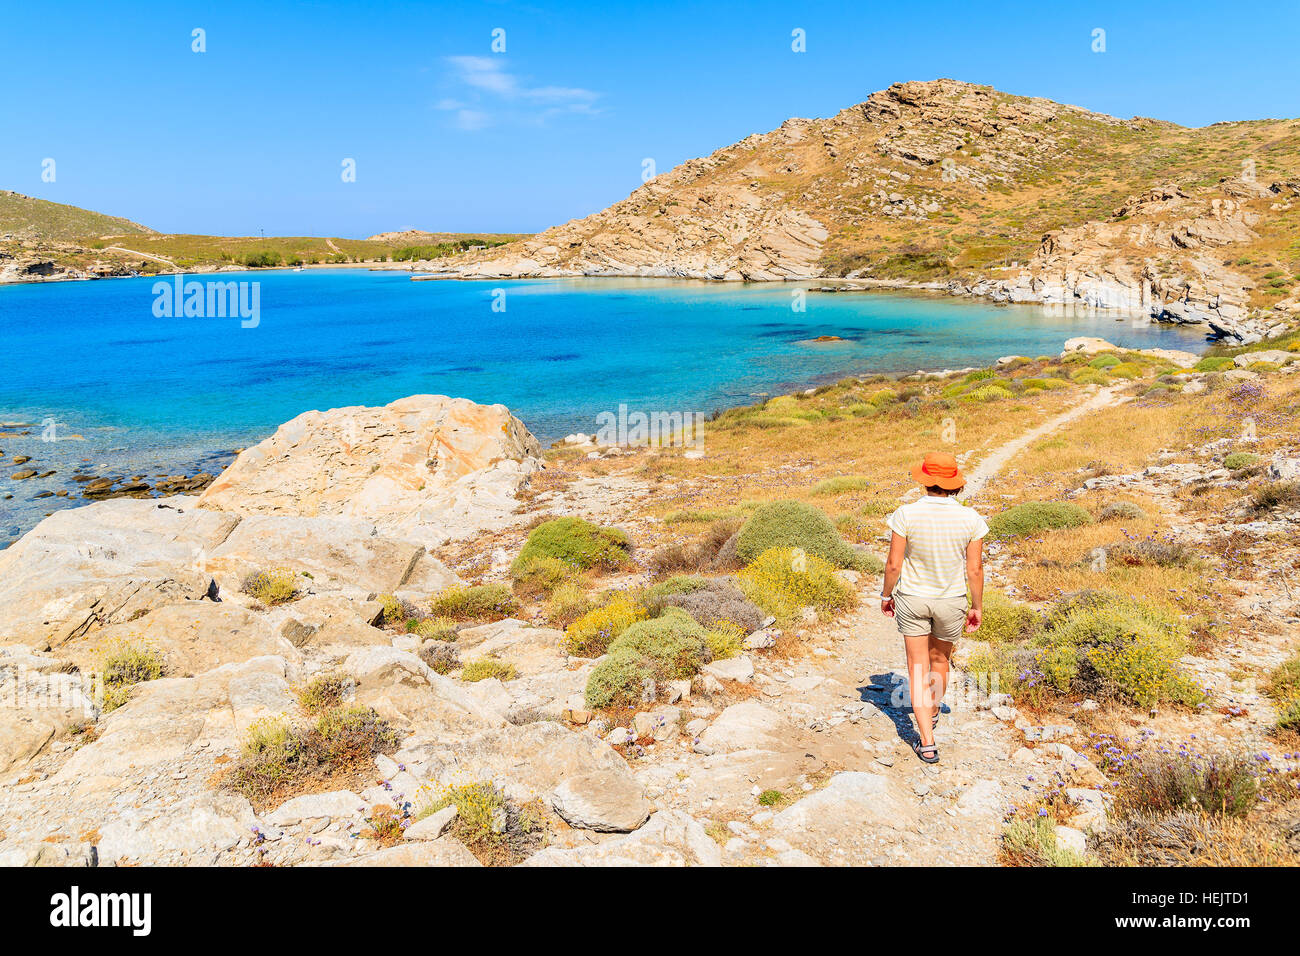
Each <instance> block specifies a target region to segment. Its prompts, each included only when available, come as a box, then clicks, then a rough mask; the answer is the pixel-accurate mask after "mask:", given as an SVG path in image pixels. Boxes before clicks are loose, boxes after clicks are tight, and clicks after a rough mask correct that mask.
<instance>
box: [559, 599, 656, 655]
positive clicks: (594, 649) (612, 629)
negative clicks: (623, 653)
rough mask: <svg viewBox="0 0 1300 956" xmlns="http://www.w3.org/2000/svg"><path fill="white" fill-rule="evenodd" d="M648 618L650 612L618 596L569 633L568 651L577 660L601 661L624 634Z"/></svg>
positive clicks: (566, 639) (581, 619)
mask: <svg viewBox="0 0 1300 956" xmlns="http://www.w3.org/2000/svg"><path fill="white" fill-rule="evenodd" d="M648 616H649V615H648V612H647V611H646V609H645V608H644V607H642V606H641V605H640V604H638V603H636V602H635V601H633V600H632V599H631V598H628V597H625V596H622V595H615V596H614V597H613V598H611V599H610V600H609V602H607V603H606V604H605V605H604V606H602V607H598V608H595V609H594V610H591V611H588V612H587V613H585V614H583V615H582V616H581V617H579V618H578V619H577V620H575V621H574V622H573V623H572V624H570V625H569V626H568V627H567V628H566V629H565V632H564V641H563V646H564V650H565V651H566V652H567V653H569V654H572V655H573V656H574V657H599V656H600V655H602V654H604V653H605V652H606V651H607V650H609V646H610V644H612V643H613V642H614V641H615V640H616V639H617V638H618V636H619V635H620V634H622V633H623V632H624V631H626V630H627V629H628V628H629V627H631V626H632V625H633V624H635V623H636V622H637V621H643V620H645V619H646V617H648Z"/></svg>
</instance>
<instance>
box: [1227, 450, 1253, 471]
mask: <svg viewBox="0 0 1300 956" xmlns="http://www.w3.org/2000/svg"><path fill="white" fill-rule="evenodd" d="M1258 464H1259V455H1256V454H1252V453H1251V452H1248V451H1234V452H1233V453H1232V454H1230V455H1228V456H1226V457H1225V458H1224V459H1223V467H1224V468H1227V469H1229V470H1230V471H1240V470H1241V469H1242V468H1251V467H1254V466H1255V465H1258Z"/></svg>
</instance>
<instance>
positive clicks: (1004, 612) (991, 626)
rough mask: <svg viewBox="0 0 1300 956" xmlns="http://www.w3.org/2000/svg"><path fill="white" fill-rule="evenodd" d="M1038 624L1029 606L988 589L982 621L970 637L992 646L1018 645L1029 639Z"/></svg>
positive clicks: (1033, 611)
mask: <svg viewBox="0 0 1300 956" xmlns="http://www.w3.org/2000/svg"><path fill="white" fill-rule="evenodd" d="M1038 622H1039V617H1038V612H1036V611H1035V610H1034V609H1033V608H1031V607H1030V606H1029V605H1027V604H1021V603H1020V602H1019V601H1014V600H1012V599H1011V598H1009V597H1007V596H1006V595H1005V594H1003V593H1002V592H1001V591H997V590H992V589H990V590H986V591H985V592H984V619H983V620H982V621H981V622H980V626H979V629H978V630H976V631H975V633H974V634H973V635H972V636H973V637H974V638H975V640H977V641H988V642H990V643H992V644H1007V643H1018V642H1020V641H1025V640H1028V639H1029V637H1030V636H1031V635H1032V634H1033V632H1034V630H1035V628H1036V627H1037V625H1038Z"/></svg>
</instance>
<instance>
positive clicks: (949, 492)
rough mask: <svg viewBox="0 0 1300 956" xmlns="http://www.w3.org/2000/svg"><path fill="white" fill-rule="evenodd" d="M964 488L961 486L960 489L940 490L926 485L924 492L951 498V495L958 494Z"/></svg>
mask: <svg viewBox="0 0 1300 956" xmlns="http://www.w3.org/2000/svg"><path fill="white" fill-rule="evenodd" d="M965 487H966V486H965V485H962V486H961V488H940V487H939V486H938V485H926V486H925V490H926V491H928V492H929V493H930V494H932V495H947V496H948V497H949V498H951V497H952V496H953V495H956V494H960V493H961V489H962V488H965Z"/></svg>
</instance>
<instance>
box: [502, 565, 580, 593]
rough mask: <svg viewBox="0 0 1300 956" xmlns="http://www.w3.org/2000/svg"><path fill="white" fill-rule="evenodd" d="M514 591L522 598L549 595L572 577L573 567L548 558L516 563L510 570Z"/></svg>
mask: <svg viewBox="0 0 1300 956" xmlns="http://www.w3.org/2000/svg"><path fill="white" fill-rule="evenodd" d="M510 574H511V577H512V578H513V580H514V582H515V589H516V590H517V591H518V592H519V593H520V594H522V595H523V596H524V597H538V596H542V595H550V594H551V593H552V592H553V591H554V590H555V589H556V588H557V587H559V586H560V585H561V584H563V583H564V582H565V581H568V580H569V579H570V578H572V577H573V574H574V569H573V565H571V564H569V563H568V562H567V561H562V560H560V559H559V558H554V557H550V556H535V557H531V558H529V559H528V560H526V561H523V562H518V561H516V562H515V563H514V565H512V566H511V569H510Z"/></svg>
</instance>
